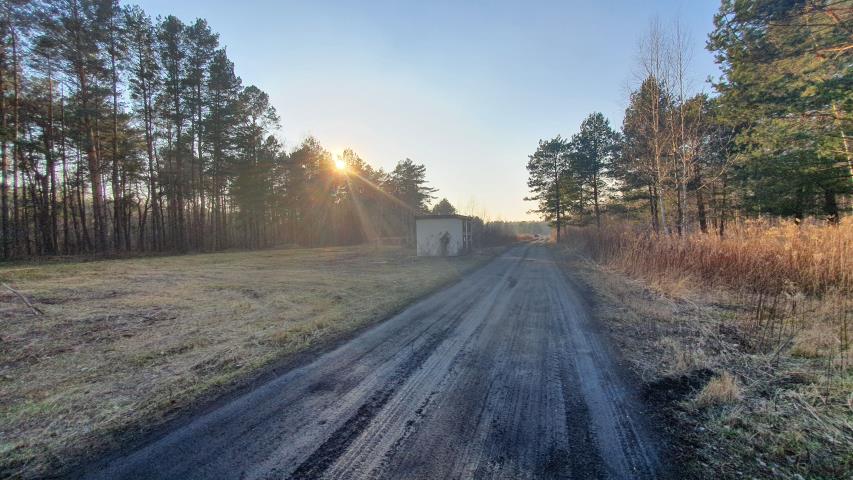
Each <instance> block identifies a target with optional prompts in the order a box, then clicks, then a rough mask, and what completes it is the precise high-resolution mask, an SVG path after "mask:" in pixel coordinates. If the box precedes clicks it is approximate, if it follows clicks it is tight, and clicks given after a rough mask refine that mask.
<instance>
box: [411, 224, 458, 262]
mask: <svg viewBox="0 0 853 480" xmlns="http://www.w3.org/2000/svg"><path fill="white" fill-rule="evenodd" d="M415 232H416V235H415V236H416V238H417V246H418V256H419V257H452V256H456V255H460V254H462V253H465V252H467V251H468V250H469V249H470V248H471V218H470V217H466V216H464V215H419V216H417V217H415Z"/></svg>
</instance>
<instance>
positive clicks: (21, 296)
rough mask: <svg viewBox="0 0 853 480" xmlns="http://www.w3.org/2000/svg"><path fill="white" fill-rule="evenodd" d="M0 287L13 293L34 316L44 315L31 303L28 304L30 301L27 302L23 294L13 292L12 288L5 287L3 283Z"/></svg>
mask: <svg viewBox="0 0 853 480" xmlns="http://www.w3.org/2000/svg"><path fill="white" fill-rule="evenodd" d="M0 285H3V287H4V288H5V289H6V290H9V291H10V292H12V293H14V294H15V295H16V296H17V297H18V298H20V299H21V300H23V302H24V303H26V304H27V306H28V307H30V310H32V311H33V313H34V314H36V315H44V312H43V311H41V309H39V308H38V307H36V306H35V305H33V304H32V303H30V301H29V300H27V297H25V296H24V295H23V294H21V292H19V291H17V290H15V289H14V288H12V287H10V286H9V285H6V284H5V283H0Z"/></svg>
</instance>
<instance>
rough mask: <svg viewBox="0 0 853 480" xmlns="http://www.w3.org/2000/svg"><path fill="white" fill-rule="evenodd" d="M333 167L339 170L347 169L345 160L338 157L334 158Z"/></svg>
mask: <svg viewBox="0 0 853 480" xmlns="http://www.w3.org/2000/svg"><path fill="white" fill-rule="evenodd" d="M335 168H336V169H338V170H341V171H344V170H346V169H347V162H345V161H343V160H341V159H340V158H336V159H335Z"/></svg>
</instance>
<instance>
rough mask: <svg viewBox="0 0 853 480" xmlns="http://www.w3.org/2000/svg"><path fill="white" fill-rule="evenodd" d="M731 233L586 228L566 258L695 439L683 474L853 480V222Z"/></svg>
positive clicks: (678, 427)
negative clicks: (852, 332)
mask: <svg viewBox="0 0 853 480" xmlns="http://www.w3.org/2000/svg"><path fill="white" fill-rule="evenodd" d="M733 230H734V231H731V232H730V235H729V236H728V237H727V238H725V239H719V238H716V237H706V236H703V235H698V234H696V235H688V236H685V237H683V238H679V237H677V236H671V237H668V236H655V235H654V234H649V233H647V232H643V231H641V230H635V229H632V228H629V227H626V226H622V227H609V228H606V229H602V231H596V229H594V228H587V229H577V230H572V231H570V234H569V235H567V237H568V240H567V248H565V249H563V251H564V258H566V262H567V265H568V269H569V271H570V272H572V273H573V274H575V275H576V276H578V277H579V278H581V279H582V281H583V282H584V283H585V284H587V285H588V286H589V287H590V289H591V290H592V291H594V292H595V293H596V294H597V295H596V298H597V300H598V301H597V302H596V304H595V313H596V315H597V317H598V318H599V319H600V320H601V321H602V322H603V323H604V324H605V325H606V326H608V327H609V329H610V331H611V332H612V335H613V338H614V339H615V341H616V343H617V344H618V346H619V347H620V350H621V351H622V352H623V354H624V355H625V356H626V358H627V359H628V360H629V361H630V363H631V365H632V366H633V369H634V370H635V371H636V372H637V373H638V375H639V376H640V377H641V378H642V379H643V380H645V381H646V382H647V385H648V389H649V391H650V392H653V394H652V395H653V398H656V399H661V398H662V400H659V401H661V402H662V408H661V410H662V411H664V412H667V413H666V415H668V416H671V417H672V419H673V421H667V422H665V423H666V424H667V425H671V428H672V430H673V432H672V433H673V435H674V436H675V437H676V438H681V439H682V440H680V441H679V444H682V445H693V446H691V447H685V449H684V451H683V452H681V453H680V455H682V454H683V455H684V457H683V459H684V467H685V470H684V472H685V473H684V475H685V478H704V477H705V476H706V475H707V474H708V472H709V471H710V472H714V475H715V476H717V477H720V478H751V477H755V478H770V477H772V478H790V479H796V478H847V477H849V472H850V471H853V455H851V454H850V452H853V393H851V392H853V369H851V368H850V365H851V364H850V360H851V358H853V356H851V353H853V349H851V345H850V342H849V333H848V324H849V320H850V319H851V318H853V285H851V278H852V277H853V275H851V268H853V243H851V242H853V222H851V219H849V218H848V219H846V220H845V221H844V222H843V223H842V224H841V225H840V226H838V227H835V226H827V225H819V224H816V223H807V224H806V225H803V226H802V227H798V226H797V225H795V224H793V223H785V222H783V223H779V224H775V225H771V224H768V223H750V224H744V225H741V226H739V227H738V228H736V229H733ZM750 255H755V256H756V258H759V259H761V260H760V261H758V260H755V259H753V258H750ZM806 259H810V260H808V261H807V260H806ZM654 392H656V393H654ZM656 401H658V400H656Z"/></svg>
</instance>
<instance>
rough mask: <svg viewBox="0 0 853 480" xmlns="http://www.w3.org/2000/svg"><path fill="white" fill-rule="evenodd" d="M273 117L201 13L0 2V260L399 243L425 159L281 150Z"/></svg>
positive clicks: (78, 0) (419, 193)
mask: <svg viewBox="0 0 853 480" xmlns="http://www.w3.org/2000/svg"><path fill="white" fill-rule="evenodd" d="M279 122H280V120H279V117H278V114H277V113H276V111H275V109H274V108H273V106H272V105H271V104H270V101H269V97H268V95H267V94H266V93H265V92H264V91H262V90H261V89H259V88H258V87H256V86H253V85H244V84H243V82H242V80H241V79H240V77H239V76H238V75H237V74H236V72H235V65H234V63H233V61H232V60H231V59H230V58H229V57H228V54H227V51H226V48H225V46H223V45H221V44H220V42H219V36H218V34H217V33H215V32H213V31H212V30H211V28H210V26H209V25H208V24H207V22H206V21H205V20H204V19H202V18H199V19H196V20H195V21H193V22H192V23H184V22H182V21H181V20H180V19H178V18H177V17H174V16H171V15H169V16H165V17H157V18H156V19H152V18H151V16H149V15H147V14H146V13H145V12H144V10H142V9H141V8H140V7H138V6H121V5H119V2H118V1H117V0H43V1H28V0H11V1H5V2H3V4H2V6H0V148H2V169H1V170H2V171H0V175H2V178H0V187H1V188H2V191H0V229H2V239H0V256H2V258H4V259H9V258H18V257H28V256H40V255H76V254H103V253H111V254H112V253H122V252H188V251H216V250H223V249H228V248H259V247H265V246H270V245H277V244H300V245H305V246H322V245H342V244H354V243H360V242H365V241H373V240H375V239H377V238H381V237H402V238H411V230H412V228H413V216H414V214H416V213H422V212H426V211H427V210H428V207H429V204H430V202H431V200H432V199H433V195H432V194H433V193H434V192H435V189H433V188H431V187H429V186H428V184H427V180H426V169H425V167H424V166H423V165H420V164H417V163H415V162H414V161H412V160H410V159H408V158H407V159H405V160H401V161H400V162H399V163H398V164H397V165H396V166H395V167H394V169H393V170H391V171H388V172H386V171H384V170H382V169H375V168H373V167H372V166H370V165H369V164H368V163H367V162H365V161H364V160H363V159H361V158H360V157H359V156H358V155H357V154H356V153H355V152H353V151H352V150H345V151H344V152H343V153H342V154H340V155H339V156H334V155H333V154H331V153H330V152H328V151H327V150H326V149H324V148H323V146H322V145H321V144H320V142H319V141H318V140H317V139H315V138H311V137H309V138H307V139H305V140H304V141H302V142H301V143H300V144H299V145H297V146H296V147H295V148H293V149H291V150H289V151H288V150H287V149H286V148H285V147H284V146H283V144H282V142H281V141H280V140H279V139H278V138H277V137H276V135H275V133H276V131H277V130H278V128H279ZM339 162H343V163H344V164H345V169H340V168H338V167H337V166H336V163H339Z"/></svg>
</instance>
